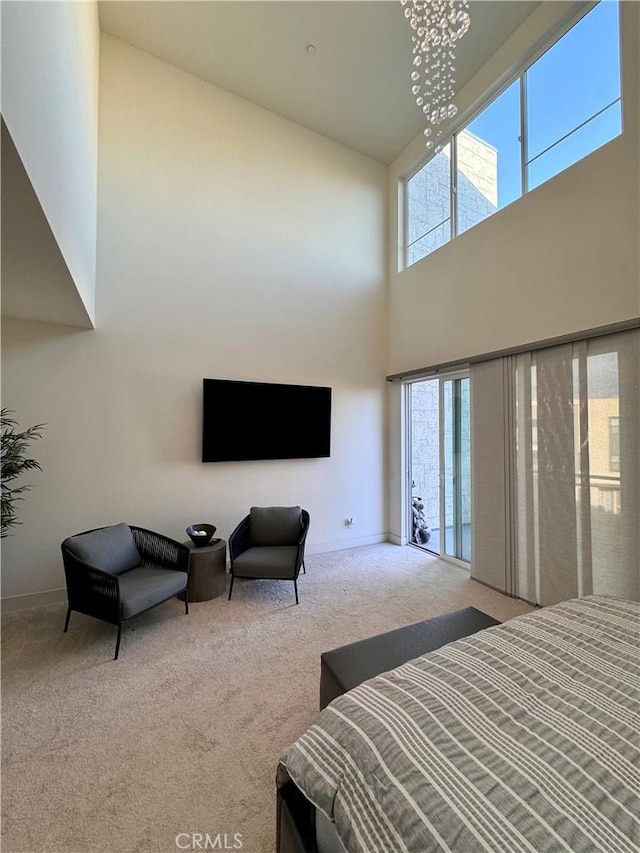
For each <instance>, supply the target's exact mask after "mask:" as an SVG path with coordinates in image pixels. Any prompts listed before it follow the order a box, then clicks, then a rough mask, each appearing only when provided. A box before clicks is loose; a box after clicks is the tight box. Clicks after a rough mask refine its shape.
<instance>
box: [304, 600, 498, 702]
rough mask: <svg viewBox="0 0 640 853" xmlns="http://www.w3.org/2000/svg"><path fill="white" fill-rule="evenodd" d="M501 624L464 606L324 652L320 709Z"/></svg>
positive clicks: (480, 612)
mask: <svg viewBox="0 0 640 853" xmlns="http://www.w3.org/2000/svg"><path fill="white" fill-rule="evenodd" d="M499 624H500V623H499V622H498V621H497V620H495V619H492V618H491V616H487V614H486V613H482V611H480V610H476V608H475V607H465V608H464V609H463V610H455V611H454V612H453V613H446V614H444V616H435V617H434V618H433V619H427V620H425V621H424V622H416V623H415V624H414V625H407V626H405V627H404V628H396V630H394V631H387V632H386V633H385V634H377V635H376V636H375V637H369V638H368V639H366V640H359V641H358V642H356V643H349V644H348V645H347V646H340V647H339V648H337V649H332V650H331V651H330V652H324V653H323V654H322V655H321V656H320V710H322V709H323V708H326V706H327V705H328V704H329V702H331V701H332V700H333V699H335V698H336V696H340V695H342V694H343V693H346V692H347V690H351V689H352V688H353V687H357V686H358V684H362V682H363V681H366V680H367V679H369V678H373V677H374V676H375V675H380V673H382V672H388V671H389V670H390V669H394V668H395V667H396V666H400V665H401V664H403V663H406V662H407V661H410V660H413V658H417V657H420V655H424V654H426V653H427V652H433V651H435V650H436V649H439V648H440V647H441V646H444V645H446V644H447V643H451V642H453V641H454V640H460V639H462V637H468V636H470V635H471V634H475V633H476V632H477V631H481V630H482V629H483V628H490V627H491V626H492V625H499Z"/></svg>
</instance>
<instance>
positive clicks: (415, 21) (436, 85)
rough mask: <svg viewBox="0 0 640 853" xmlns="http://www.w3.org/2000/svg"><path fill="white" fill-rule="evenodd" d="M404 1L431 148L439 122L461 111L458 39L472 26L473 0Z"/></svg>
mask: <svg viewBox="0 0 640 853" xmlns="http://www.w3.org/2000/svg"><path fill="white" fill-rule="evenodd" d="M400 2H401V3H402V5H403V6H404V16H405V18H406V19H407V21H408V22H409V26H410V27H411V30H412V33H411V38H412V41H413V70H412V72H411V93H412V94H413V96H414V97H415V99H416V104H417V105H418V106H419V107H420V109H421V110H422V112H423V113H424V115H425V118H426V121H427V126H426V128H425V130H424V135H425V139H426V146H427V148H428V149H429V150H430V149H432V148H433V147H434V145H435V144H436V143H437V139H438V137H439V136H440V133H441V130H440V129H439V128H438V125H440V124H441V123H442V122H443V121H446V120H447V119H451V118H453V117H454V116H455V115H456V113H457V112H458V108H457V107H456V105H455V104H454V103H453V99H454V97H455V84H456V80H455V58H456V43H457V42H458V41H459V40H460V39H461V38H462V36H463V35H464V34H465V33H466V32H467V30H468V29H469V24H470V22H471V20H470V18H469V12H468V9H469V0H400ZM438 148H439V146H438ZM436 150H438V149H436Z"/></svg>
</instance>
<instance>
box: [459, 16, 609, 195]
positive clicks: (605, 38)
mask: <svg viewBox="0 0 640 853" xmlns="http://www.w3.org/2000/svg"><path fill="white" fill-rule="evenodd" d="M472 25H473V24H472ZM619 39H620V36H619V9H618V3H617V2H615V0H602V2H601V3H599V4H598V6H596V7H595V8H594V9H593V10H592V11H591V12H589V14H587V15H585V17H584V18H582V19H581V20H580V21H579V22H578V23H577V24H576V25H575V26H574V27H573V28H572V29H571V30H570V31H569V32H568V33H567V34H566V35H565V36H564V37H563V38H562V39H560V41H558V42H556V44H555V45H554V46H553V47H551V48H550V49H549V50H548V51H547V52H546V53H545V54H544V55H543V56H542V57H540V59H539V60H538V61H537V62H535V63H534V65H532V66H531V67H530V68H529V70H528V71H527V72H526V75H525V76H526V87H527V127H528V159H529V160H530V161H531V160H532V161H533V162H532V163H531V166H530V168H529V189H533V188H534V187H535V186H538V185H539V184H541V183H543V182H544V181H546V180H548V179H549V178H551V177H552V176H553V175H555V174H557V173H558V172H560V171H562V170H563V169H565V168H567V166H569V165H571V164H572V163H575V162H576V161H577V160H580V159H581V158H582V157H584V156H585V155H586V154H588V153H589V152H591V151H593V150H595V149H596V148H599V147H600V146H601V145H603V144H604V143H605V142H608V141H609V140H610V139H613V138H614V137H615V136H617V135H618V134H619V133H620V132H621V130H622V117H621V105H620V102H619V101H618V102H617V103H616V104H615V105H614V106H612V107H610V108H609V109H607V110H606V111H605V112H603V113H602V114H601V115H599V116H598V117H596V118H594V119H593V120H592V121H589V122H588V123H587V124H586V125H585V126H584V127H582V128H580V129H579V130H577V131H575V132H574V133H571V135H570V136H568V137H567V139H565V140H564V141H562V142H559V143H558V144H557V145H554V143H557V142H558V140H560V139H561V138H562V137H563V136H565V134H568V133H570V132H571V131H573V130H574V129H575V128H576V127H577V126H578V125H581V124H582V123H583V122H585V121H586V120H587V119H589V118H591V117H592V116H593V115H594V114H595V113H598V112H599V111H600V110H602V109H603V107H605V106H606V105H607V104H609V103H611V102H612V101H614V100H615V99H617V98H619V97H620V54H619ZM468 129H469V130H470V131H471V132H472V133H474V134H475V135H476V136H478V137H480V138H481V139H484V140H485V141H486V142H488V143H490V144H491V145H493V146H494V147H495V148H497V149H498V206H499V207H504V205H506V204H509V203H510V202H511V201H513V200H514V199H516V198H518V197H519V196H520V195H521V174H520V142H519V136H520V83H519V81H516V82H515V83H513V84H512V85H511V86H509V87H508V89H507V90H505V91H504V92H503V93H502V94H501V95H500V96H499V97H498V98H497V99H496V100H495V101H494V102H493V103H492V104H491V105H490V106H489V107H487V108H486V109H485V110H484V111H483V112H482V113H481V114H480V115H479V116H478V118H476V119H475V120H474V121H472V122H471V123H470V124H469V125H468ZM549 146H553V147H552V148H551V149H550V150H549V151H547V152H546V153H541V152H543V151H545V149H547V148H548V147H549ZM536 155H540V156H539V157H536ZM534 158H536V159H534Z"/></svg>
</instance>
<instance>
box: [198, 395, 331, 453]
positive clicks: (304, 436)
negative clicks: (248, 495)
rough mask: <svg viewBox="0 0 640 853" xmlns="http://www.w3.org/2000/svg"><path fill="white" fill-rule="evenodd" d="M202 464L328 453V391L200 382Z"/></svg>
mask: <svg viewBox="0 0 640 853" xmlns="http://www.w3.org/2000/svg"><path fill="white" fill-rule="evenodd" d="M202 382H203V400H202V402H203V418H202V461H203V462H238V461H242V460H248V459H254V460H255V459H310V458H316V457H322V456H330V455H331V388H325V387H319V386H315V385H281V384H278V383H274V382H239V381H235V380H230V379H203V380H202Z"/></svg>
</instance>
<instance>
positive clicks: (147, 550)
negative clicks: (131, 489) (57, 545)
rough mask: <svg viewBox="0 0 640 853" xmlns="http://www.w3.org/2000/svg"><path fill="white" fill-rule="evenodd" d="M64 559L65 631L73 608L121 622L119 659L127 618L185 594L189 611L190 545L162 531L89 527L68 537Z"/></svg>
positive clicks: (117, 645) (63, 548)
mask: <svg viewBox="0 0 640 853" xmlns="http://www.w3.org/2000/svg"><path fill="white" fill-rule="evenodd" d="M62 560H63V563H64V573H65V578H66V581H67V596H68V599H69V607H68V609H67V618H66V620H65V623H64V632H65V633H66V631H67V629H68V628H69V617H70V616H71V611H72V610H76V611H77V612H78V613H84V614H86V615H87V616H93V617H95V618H96V619H102V620H103V621H104V622H110V623H111V624H112V625H117V626H118V638H117V640H116V653H115V656H114V660H117V658H118V652H119V651H120V637H121V635H122V625H123V623H124V622H127V621H128V620H129V619H133V617H134V616H138V615H139V614H140V613H144V611H145V610H150V609H151V608H152V607H155V606H156V605H157V604H161V603H162V602H163V601H167V600H168V599H169V598H173V596H174V595H179V594H180V593H184V606H185V612H186V613H188V612H189V600H188V597H187V581H188V565H189V549H188V548H185V546H184V545H181V544H180V543H179V542H175V541H174V540H173V539H169V538H167V537H166V536H162V535H161V534H159V533H153V532H152V531H151V530H145V529H144V528H143V527H130V526H129V525H127V524H115V525H113V526H112V527H99V528H96V529H95V530H87V531H85V532H84V533H78V534H77V535H76V536H70V537H69V538H68V539H65V540H64V542H63V543H62Z"/></svg>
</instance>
